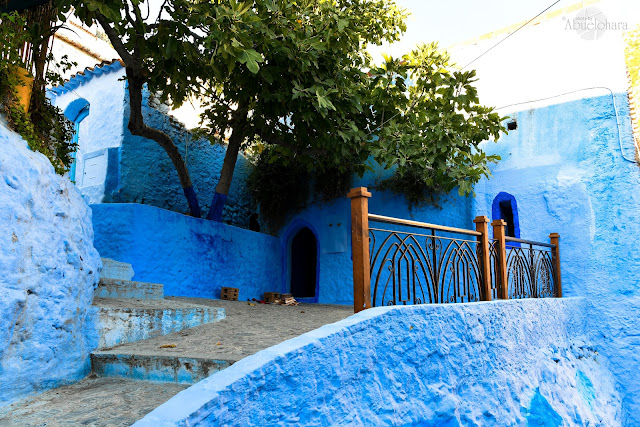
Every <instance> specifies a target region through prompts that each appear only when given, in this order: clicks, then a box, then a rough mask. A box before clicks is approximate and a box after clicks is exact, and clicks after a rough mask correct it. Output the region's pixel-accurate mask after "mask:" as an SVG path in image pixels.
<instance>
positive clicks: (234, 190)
mask: <svg viewBox="0 0 640 427" xmlns="http://www.w3.org/2000/svg"><path fill="white" fill-rule="evenodd" d="M143 95H144V96H143V99H144V101H143V107H142V113H143V115H144V118H145V123H146V124H147V125H148V126H151V127H153V128H156V129H161V130H163V131H164V132H166V133H167V134H168V135H169V136H170V137H171V138H172V140H173V143H174V144H175V145H176V146H177V147H178V150H179V151H180V154H181V155H182V157H183V159H184V160H185V162H186V164H187V168H188V169H189V174H190V176H191V181H192V183H193V186H194V189H195V191H196V194H197V196H198V201H199V203H200V207H201V209H202V217H203V218H204V217H206V214H207V212H208V211H209V206H210V205H211V201H212V199H213V195H214V192H215V187H216V185H217V183H218V180H219V178H220V170H221V169H222V162H223V160H224V156H225V153H226V146H224V145H212V144H211V143H210V142H209V141H207V140H203V139H193V138H191V137H190V136H189V135H188V132H187V129H186V128H185V127H184V126H183V125H182V124H181V123H179V122H177V121H176V120H174V119H172V118H171V117H170V116H169V115H168V112H169V109H168V107H167V106H166V105H164V104H158V103H157V102H153V100H151V101H152V104H153V105H150V104H149V103H150V97H149V92H148V91H147V90H145V92H144V94H143ZM125 99H126V102H125V108H124V114H123V117H122V120H123V129H124V135H123V139H122V148H121V152H120V172H119V173H120V176H119V185H118V190H117V191H116V192H115V193H113V194H111V195H107V197H106V199H105V202H106V203H142V204H146V205H151V206H156V207H159V208H163V209H168V210H172V211H175V212H180V213H186V212H187V211H188V206H187V201H186V199H185V196H184V193H183V191H182V187H181V186H180V180H179V179H178V174H177V172H176V171H175V168H174V167H173V164H172V163H171V160H170V159H169V156H168V155H167V153H166V152H165V151H164V150H163V149H162V147H160V146H159V145H158V144H157V143H156V142H155V141H152V140H149V139H145V138H142V137H138V136H133V135H131V132H129V130H128V129H127V124H128V122H129V111H130V106H129V103H128V99H129V98H128V94H127V96H126V98H125ZM250 167H251V164H250V163H249V162H248V161H247V159H246V158H244V156H242V154H241V155H240V156H239V157H238V161H237V163H236V168H235V171H234V174H233V183H232V185H231V189H230V190H229V197H228V199H227V204H226V206H225V210H224V212H223V217H222V220H223V222H225V223H228V224H233V225H236V226H239V227H243V228H248V226H249V216H250V215H251V214H252V213H253V212H254V211H255V209H254V208H253V207H252V201H251V196H250V194H249V192H248V191H247V190H246V188H245V185H246V180H247V177H248V174H249V173H250Z"/></svg>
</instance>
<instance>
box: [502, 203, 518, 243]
mask: <svg viewBox="0 0 640 427" xmlns="http://www.w3.org/2000/svg"><path fill="white" fill-rule="evenodd" d="M500 218H502V219H504V221H505V222H506V223H507V227H506V233H507V236H509V237H516V229H515V224H514V222H513V208H512V206H511V201H503V202H500Z"/></svg>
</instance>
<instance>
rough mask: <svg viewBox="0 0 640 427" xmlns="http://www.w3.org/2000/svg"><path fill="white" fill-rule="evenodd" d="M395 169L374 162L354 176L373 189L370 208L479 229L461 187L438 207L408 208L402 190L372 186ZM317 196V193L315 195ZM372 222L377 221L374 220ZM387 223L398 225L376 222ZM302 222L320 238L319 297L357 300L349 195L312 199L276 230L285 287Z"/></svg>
mask: <svg viewBox="0 0 640 427" xmlns="http://www.w3.org/2000/svg"><path fill="white" fill-rule="evenodd" d="M392 172H393V171H392V170H385V169H384V168H383V167H381V166H379V165H374V170H373V171H372V172H369V173H367V174H365V176H364V177H362V178H358V177H355V178H354V180H353V183H352V186H353V187H361V186H362V187H368V188H369V189H370V192H371V193H372V197H371V198H370V199H369V212H370V213H374V214H378V215H384V216H392V217H396V218H405V219H411V220H414V221H422V222H428V223H432V224H440V225H447V226H451V227H459V228H466V229H475V225H474V223H473V216H472V208H473V200H472V198H468V197H461V196H458V194H457V192H454V194H451V195H448V196H445V197H443V199H442V201H441V206H440V207H434V206H423V207H413V208H409V205H408V203H407V201H406V199H405V198H404V197H403V196H398V195H394V194H392V193H390V192H388V191H376V190H375V189H373V187H374V185H375V184H376V182H379V181H380V180H381V179H383V178H385V177H388V176H389V175H390V174H391V173H392ZM312 199H313V198H312ZM370 225H371V226H373V225H374V223H371V224H370ZM378 225H379V226H383V228H386V229H394V228H397V227H394V226H390V225H387V224H384V225H383V224H378ZM302 227H308V228H310V229H311V230H312V231H313V232H314V234H316V238H317V240H318V242H319V251H318V263H319V269H318V277H317V280H318V286H317V288H318V293H317V295H316V302H320V303H324V304H346V305H349V304H353V265H352V262H351V201H350V199H348V198H347V197H346V194H345V196H344V197H342V198H339V199H335V200H333V201H331V202H322V201H314V200H311V201H310V202H309V203H308V206H307V207H306V208H304V209H302V210H301V211H300V212H297V213H296V214H295V215H293V216H292V217H291V219H290V220H289V221H288V224H287V225H286V226H285V227H283V228H282V229H281V230H280V231H279V233H278V235H279V236H280V238H281V240H282V259H283V264H282V284H281V292H289V290H290V273H291V265H290V264H291V239H292V238H293V237H294V236H295V234H296V232H297V231H298V230H300V228H302Z"/></svg>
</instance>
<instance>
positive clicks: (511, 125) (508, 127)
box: [507, 119, 518, 130]
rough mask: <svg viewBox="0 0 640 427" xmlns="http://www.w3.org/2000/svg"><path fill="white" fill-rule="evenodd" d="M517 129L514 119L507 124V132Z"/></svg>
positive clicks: (516, 122)
mask: <svg viewBox="0 0 640 427" xmlns="http://www.w3.org/2000/svg"><path fill="white" fill-rule="evenodd" d="M516 129H518V121H517V120H516V119H511V120H509V121H508V122H507V130H516Z"/></svg>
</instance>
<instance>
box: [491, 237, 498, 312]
mask: <svg viewBox="0 0 640 427" xmlns="http://www.w3.org/2000/svg"><path fill="white" fill-rule="evenodd" d="M498 256H499V254H498V246H497V243H496V241H495V240H493V239H490V240H489V265H490V266H491V299H492V300H497V299H498V286H499V283H500V279H499V276H498V275H499V274H500V266H499V258H498Z"/></svg>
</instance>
